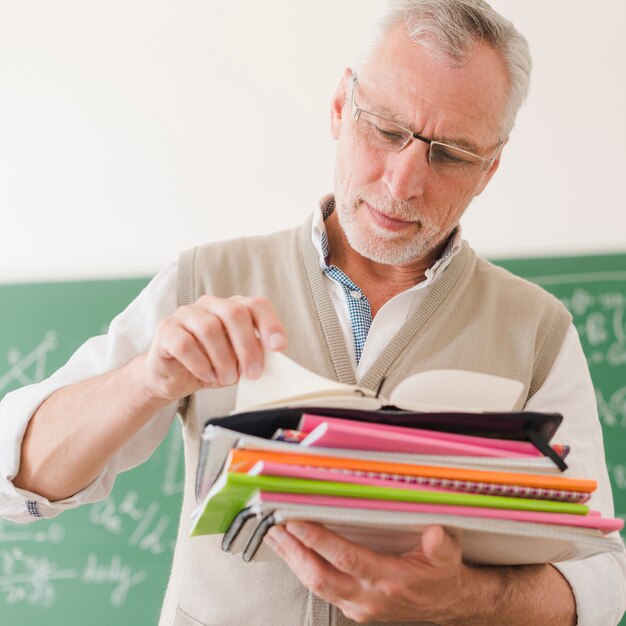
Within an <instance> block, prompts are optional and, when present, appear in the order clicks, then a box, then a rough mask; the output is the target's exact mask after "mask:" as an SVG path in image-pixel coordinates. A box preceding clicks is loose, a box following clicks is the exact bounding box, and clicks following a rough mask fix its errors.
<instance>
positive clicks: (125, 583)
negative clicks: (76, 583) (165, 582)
mask: <svg viewBox="0 0 626 626" xmlns="http://www.w3.org/2000/svg"><path fill="white" fill-rule="evenodd" d="M146 578H147V574H146V572H145V571H144V570H139V571H136V572H133V570H132V569H131V568H130V567H129V566H128V565H123V564H122V558H121V557H120V556H119V555H118V554H114V555H113V556H112V557H111V561H110V562H105V563H100V562H99V561H98V556H97V555H96V554H94V553H93V552H92V553H89V554H88V555H87V566H86V567H85V569H84V570H83V572H82V576H81V579H82V581H83V582H85V583H94V584H113V585H114V587H113V590H112V591H111V605H112V606H122V605H123V604H124V603H125V602H126V598H127V596H128V592H129V590H130V589H131V588H132V587H134V586H135V585H138V584H139V583H140V582H142V581H144V580H146Z"/></svg>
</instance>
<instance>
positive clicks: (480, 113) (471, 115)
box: [359, 25, 508, 147]
mask: <svg viewBox="0 0 626 626" xmlns="http://www.w3.org/2000/svg"><path fill="white" fill-rule="evenodd" d="M363 83H364V84H363V88H364V89H366V90H367V91H366V93H367V103H368V105H371V106H375V107H377V108H378V110H379V112H380V113H381V114H384V115H392V116H393V117H394V119H397V120H398V121H399V122H401V123H404V124H407V125H409V126H410V127H411V128H413V129H414V130H416V131H417V132H423V133H424V134H426V135H427V136H431V137H433V138H435V139H440V140H455V139H458V140H462V141H463V143H465V144H475V145H476V146H477V147H478V146H485V147H486V146H487V145H493V144H495V143H496V142H497V141H498V140H499V139H500V132H501V118H502V113H503V111H504V105H505V101H506V96H507V91H508V80H507V75H506V69H505V65H504V62H503V61H502V59H501V57H500V55H499V53H498V52H497V51H495V50H494V49H493V48H491V47H490V46H488V45H487V44H485V43H482V42H478V43H476V44H475V46H474V47H473V49H472V50H471V51H470V52H469V53H468V55H467V59H466V60H464V62H463V63H462V64H461V65H460V66H456V65H452V64H450V63H448V62H446V61H443V60H440V59H438V58H435V57H434V56H432V54H430V53H429V52H427V51H426V50H425V49H424V48H423V47H422V46H420V45H419V44H417V43H415V42H413V41H411V40H410V38H409V37H408V35H407V33H406V30H405V28H404V26H402V25H399V26H397V27H395V28H394V29H392V30H391V31H390V32H389V34H388V36H387V38H386V39H385V41H384V42H383V43H382V44H381V45H380V46H379V47H378V49H377V50H376V52H375V53H374V55H373V56H372V58H371V61H370V63H369V64H368V66H367V68H366V72H365V76H364V81H363ZM359 84H361V81H359Z"/></svg>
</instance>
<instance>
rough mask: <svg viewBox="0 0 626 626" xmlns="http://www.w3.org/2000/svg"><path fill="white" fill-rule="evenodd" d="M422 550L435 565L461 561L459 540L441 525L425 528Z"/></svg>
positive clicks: (455, 563)
mask: <svg viewBox="0 0 626 626" xmlns="http://www.w3.org/2000/svg"><path fill="white" fill-rule="evenodd" d="M422 552H423V553H424V557H425V558H426V559H428V561H429V562H430V563H431V564H432V565H434V566H449V565H457V564H458V563H460V562H461V547H460V544H459V542H458V541H457V539H455V538H454V537H453V536H452V535H450V534H449V533H447V532H446V531H445V530H444V529H443V528H442V527H441V526H428V527H427V528H426V529H425V530H424V532H423V534H422Z"/></svg>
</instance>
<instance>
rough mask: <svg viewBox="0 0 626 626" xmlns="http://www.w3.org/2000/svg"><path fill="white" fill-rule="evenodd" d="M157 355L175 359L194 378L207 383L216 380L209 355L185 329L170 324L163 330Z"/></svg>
mask: <svg viewBox="0 0 626 626" xmlns="http://www.w3.org/2000/svg"><path fill="white" fill-rule="evenodd" d="M161 333H162V335H161V338H160V340H159V341H158V343H157V346H156V354H157V356H158V357H159V358H161V359H173V360H174V361H176V362H177V363H178V364H180V366H181V367H182V368H183V369H185V370H186V371H187V372H189V373H190V374H191V375H192V376H193V377H194V378H196V379H198V380H200V381H204V382H206V383H213V382H215V380H216V376H215V372H214V370H213V367H212V366H211V362H210V361H209V359H208V357H207V355H206V354H205V353H204V351H203V350H202V349H201V348H200V346H199V345H198V343H197V341H196V339H195V337H194V336H193V335H192V334H191V333H190V332H189V331H187V330H186V329H185V328H183V327H182V326H180V325H179V324H176V323H170V324H169V325H167V326H165V327H164V328H162V329H161Z"/></svg>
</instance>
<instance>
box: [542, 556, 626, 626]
mask: <svg viewBox="0 0 626 626" xmlns="http://www.w3.org/2000/svg"><path fill="white" fill-rule="evenodd" d="M618 561H619V562H618ZM552 565H553V566H554V567H555V568H556V569H557V570H559V572H561V574H562V575H563V576H564V577H565V579H566V580H567V582H568V583H569V585H570V587H571V588H572V592H573V593H574V598H575V599H576V613H577V616H578V620H577V622H576V623H577V624H578V626H615V625H617V624H619V621H620V619H621V618H622V616H623V614H624V610H626V586H625V584H624V573H625V570H626V555H625V554H620V555H613V554H597V555H595V556H592V557H588V558H586V559H581V560H579V561H564V562H562V563H553V564H552Z"/></svg>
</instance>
